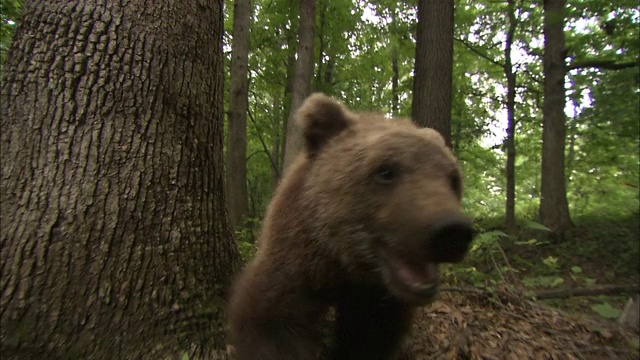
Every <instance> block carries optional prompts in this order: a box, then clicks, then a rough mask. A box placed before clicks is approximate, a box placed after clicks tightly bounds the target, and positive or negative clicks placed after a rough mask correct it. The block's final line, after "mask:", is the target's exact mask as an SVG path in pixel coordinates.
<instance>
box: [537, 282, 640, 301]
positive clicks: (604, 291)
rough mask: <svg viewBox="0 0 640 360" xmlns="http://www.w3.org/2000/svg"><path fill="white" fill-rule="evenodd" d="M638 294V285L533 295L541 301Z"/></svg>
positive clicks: (547, 291) (568, 290)
mask: <svg viewBox="0 0 640 360" xmlns="http://www.w3.org/2000/svg"><path fill="white" fill-rule="evenodd" d="M637 292H640V287H639V286H638V285H611V286H598V287H593V288H577V289H562V290H545V291H538V292H536V293H535V295H534V296H535V298H536V299H538V300H542V299H562V298H568V297H572V296H592V295H612V294H629V293H637Z"/></svg>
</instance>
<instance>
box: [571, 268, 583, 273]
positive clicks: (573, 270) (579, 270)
mask: <svg viewBox="0 0 640 360" xmlns="http://www.w3.org/2000/svg"><path fill="white" fill-rule="evenodd" d="M571 272H573V273H574V274H580V273H581V272H582V268H581V267H580V266H572V267H571Z"/></svg>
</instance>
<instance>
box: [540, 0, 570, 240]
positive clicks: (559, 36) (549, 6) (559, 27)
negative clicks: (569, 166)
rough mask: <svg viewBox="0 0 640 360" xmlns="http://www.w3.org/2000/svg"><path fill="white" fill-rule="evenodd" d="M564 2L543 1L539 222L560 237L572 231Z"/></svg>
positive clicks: (555, 0) (554, 0)
mask: <svg viewBox="0 0 640 360" xmlns="http://www.w3.org/2000/svg"><path fill="white" fill-rule="evenodd" d="M565 1H566V0H545V1H544V41H545V43H544V59H543V71H544V104H543V109H542V117H543V120H542V123H543V131H542V181H541V187H540V192H541V199H540V222H541V223H542V224H544V225H545V226H547V227H548V228H550V229H551V230H552V231H553V232H555V233H558V234H561V233H562V232H564V231H565V230H567V229H569V228H570V227H571V219H570V217H569V205H568V203H567V192H566V185H565V174H564V170H565V169H564V150H565V149H564V148H565V131H566V130H565V119H564V105H565V90H564V77H565V72H566V70H565V69H566V68H565V45H564V30H563V28H564V16H565Z"/></svg>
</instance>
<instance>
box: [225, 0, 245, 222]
mask: <svg viewBox="0 0 640 360" xmlns="http://www.w3.org/2000/svg"><path fill="white" fill-rule="evenodd" d="M250 18H251V1H250V0H235V1H234V4H233V43H232V44H231V78H230V82H229V88H230V96H229V126H228V132H227V173H226V174H227V182H226V184H227V210H228V212H229V224H230V225H231V227H232V228H235V227H237V226H239V225H242V221H243V219H244V218H245V217H246V216H247V214H248V212H249V207H248V194H247V111H248V108H249V83H248V79H247V73H248V69H247V65H248V61H249V26H250Z"/></svg>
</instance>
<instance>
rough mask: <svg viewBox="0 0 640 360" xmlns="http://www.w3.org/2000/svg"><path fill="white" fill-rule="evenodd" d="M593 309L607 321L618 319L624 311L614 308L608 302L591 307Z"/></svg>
mask: <svg viewBox="0 0 640 360" xmlns="http://www.w3.org/2000/svg"><path fill="white" fill-rule="evenodd" d="M591 309H592V310H593V311H595V312H596V313H598V315H600V316H602V317H603V318H606V319H617V318H619V317H620V314H622V311H620V310H619V309H616V308H614V307H613V306H611V304H609V303H608V302H606V301H605V302H603V303H601V304H594V305H591Z"/></svg>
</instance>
